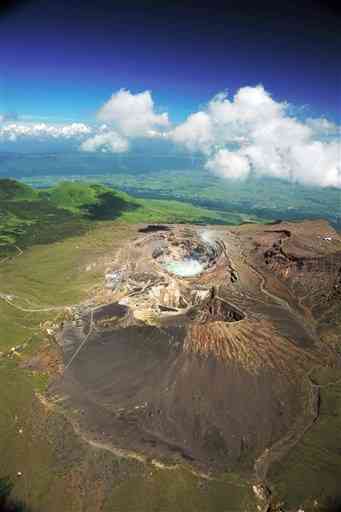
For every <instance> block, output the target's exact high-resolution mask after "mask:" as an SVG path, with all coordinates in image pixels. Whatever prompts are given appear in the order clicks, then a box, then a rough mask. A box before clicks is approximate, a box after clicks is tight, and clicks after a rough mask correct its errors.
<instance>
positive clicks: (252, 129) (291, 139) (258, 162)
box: [169, 85, 341, 187]
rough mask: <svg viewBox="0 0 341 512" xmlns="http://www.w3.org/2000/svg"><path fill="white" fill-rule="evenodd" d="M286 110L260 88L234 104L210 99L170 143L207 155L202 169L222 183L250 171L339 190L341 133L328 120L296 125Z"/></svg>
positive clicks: (245, 92) (220, 96) (239, 96)
mask: <svg viewBox="0 0 341 512" xmlns="http://www.w3.org/2000/svg"><path fill="white" fill-rule="evenodd" d="M289 110H290V109H289V105H288V104H287V103H285V102H277V101H275V100H274V99H273V98H272V97H271V95H270V94H269V93H268V92H267V91H266V90H265V89H264V88H263V87H262V86H261V85H258V86H256V87H243V88H241V89H239V91H238V92H237V93H236V94H235V96H234V97H233V99H232V100H230V99H228V97H227V94H226V93H220V94H218V95H216V96H215V97H213V98H212V100H211V101H210V102H209V103H208V105H207V107H206V109H205V110H202V111H199V112H197V113H194V114H192V115H190V116H189V117H188V118H187V120H186V121H185V122H184V123H182V124H180V125H178V126H177V127H175V128H174V129H173V130H170V132H169V138H170V139H171V140H173V141H174V142H176V143H178V144H181V145H183V146H185V147H186V148H188V149H189V150H191V151H201V152H202V153H203V154H205V155H206V156H207V162H206V168H207V169H209V170H211V171H213V172H215V173H217V174H219V175H222V176H224V177H226V178H233V179H236V178H240V179H243V178H246V177H247V176H248V175H249V174H250V173H251V172H253V173H255V174H257V175H269V176H275V177H278V178H285V179H290V180H294V181H298V182H301V183H306V184H315V185H322V186H336V187H340V186H341V161H340V140H339V139H338V135H339V134H340V128H339V127H337V126H336V125H335V124H333V123H331V122H329V121H327V120H326V119H323V118H321V119H308V120H306V121H300V120H298V119H296V118H295V117H292V116H290V114H289Z"/></svg>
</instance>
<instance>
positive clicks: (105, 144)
mask: <svg viewBox="0 0 341 512" xmlns="http://www.w3.org/2000/svg"><path fill="white" fill-rule="evenodd" d="M101 131H102V133H97V134H96V135H94V136H93V137H90V138H89V139H87V140H85V141H84V142H83V143H82V144H81V147H80V149H81V150H82V151H88V152H95V151H102V152H103V153H107V152H110V153H123V152H125V151H128V148H129V142H128V140H127V139H125V138H124V137H122V136H121V135H119V134H118V133H116V132H114V131H107V132H105V131H104V130H103V128H102V130H101Z"/></svg>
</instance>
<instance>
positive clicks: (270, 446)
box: [49, 221, 341, 487]
mask: <svg viewBox="0 0 341 512" xmlns="http://www.w3.org/2000/svg"><path fill="white" fill-rule="evenodd" d="M184 262H185V263H186V265H187V266H188V265H189V264H190V263H191V262H196V263H195V265H196V266H195V269H196V270H197V272H196V273H195V274H194V275H191V276H190V277H188V276H184V275H182V274H183V273H182V270H181V269H182V268H183V267H182V264H183V263H184ZM169 263H172V265H173V266H172V267H171V268H172V269H173V270H172V271H169V268H170V267H169ZM178 269H180V271H179V273H177V270H178ZM340 269H341V240H340V237H339V236H338V234H337V233H336V232H335V231H334V230H333V229H332V228H331V227H330V226H329V225H328V224H327V223H325V222H323V221H318V222H304V223H301V224H295V223H291V224H290V223H280V224H276V225H269V226H255V225H245V226H242V227H238V228H233V229H228V228H222V227H217V228H212V227H211V228H210V229H209V230H207V229H204V228H201V227H200V228H198V227H188V226H187V227H181V226H175V225H174V226H161V225H160V226H156V227H151V228H148V227H147V229H146V228H142V229H141V230H140V232H139V233H137V236H136V238H135V239H134V240H132V241H129V243H126V245H125V246H122V248H121V249H120V250H119V251H118V252H117V253H116V254H113V258H112V262H111V264H110V265H108V268H107V271H106V275H105V276H103V277H104V280H103V286H102V287H99V288H97V289H96V291H95V292H94V294H93V296H92V297H91V299H90V300H89V303H88V304H86V305H82V306H79V308H76V309H75V310H74V311H73V317H72V319H69V320H66V321H64V323H63V325H62V326H61V328H60V331H59V333H58V337H57V338H58V343H59V345H60V347H61V348H62V351H63V357H64V365H65V366H64V373H63V375H62V377H59V378H57V379H56V380H55V382H54V383H53V384H52V385H51V386H50V391H49V394H50V399H51V400H52V399H55V400H59V401H62V404H63V409H64V411H65V413H66V415H67V416H68V417H69V419H70V420H71V421H72V423H73V424H74V425H75V427H76V428H77V431H79V432H82V433H83V435H84V436H85V437H86V438H87V439H89V440H91V441H92V442H94V443H101V444H102V445H106V446H108V447H110V448H111V449H112V450H114V451H115V450H117V453H119V454H121V455H123V456H126V457H133V458H134V457H135V458H138V459H141V460H142V459H143V460H147V461H148V460H149V461H151V460H153V461H154V463H155V464H159V465H160V466H161V465H167V466H172V465H175V464H186V465H188V466H189V467H191V468H192V470H193V471H194V472H197V473H200V474H202V475H212V474H221V473H222V472H225V471H229V470H233V471H238V472H241V473H243V474H244V475H245V476H247V478H249V479H250V481H251V482H254V484H255V485H261V486H265V487H266V486H269V485H270V484H269V482H268V472H269V468H270V467H271V464H272V463H276V462H278V461H279V460H280V459H281V458H282V457H283V456H285V455H286V454H287V453H288V451H290V449H291V448H293V447H294V446H295V444H296V443H298V442H299V440H300V439H301V437H302V436H303V434H304V433H305V432H306V431H307V430H309V428H310V427H311V426H312V425H313V424H314V422H316V421H317V420H318V417H319V400H320V397H319V388H318V386H316V385H315V384H314V382H313V380H312V379H311V377H310V376H311V374H312V372H313V371H314V370H315V369H316V368H321V367H322V368H330V367H335V368H338V367H339V365H340V358H339V356H338V353H337V350H336V348H335V347H334V345H333V343H332V342H331V343H326V342H322V339H324V337H326V336H327V337H328V333H330V332H331V331H332V330H333V323H334V324H335V325H334V327H335V328H336V324H337V320H338V315H336V311H337V310H339V309H340V303H341V296H340V288H341V284H340ZM179 274H180V275H179Z"/></svg>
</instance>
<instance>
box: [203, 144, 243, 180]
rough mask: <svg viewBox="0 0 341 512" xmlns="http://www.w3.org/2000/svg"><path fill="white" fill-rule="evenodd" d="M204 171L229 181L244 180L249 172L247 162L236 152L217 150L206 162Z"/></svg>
mask: <svg viewBox="0 0 341 512" xmlns="http://www.w3.org/2000/svg"><path fill="white" fill-rule="evenodd" d="M205 167H206V169H209V170H210V171H212V172H214V173H215V174H218V175H219V176H223V177H224V178H226V177H228V178H230V179H243V178H246V177H247V176H248V174H249V172H250V164H249V160H248V159H247V158H246V157H245V156H243V155H242V154H240V153H238V152H237V151H235V152H233V151H229V150H228V149H219V150H218V151H217V152H216V153H215V154H214V155H213V157H212V158H211V159H210V160H208V161H207V162H206V165H205Z"/></svg>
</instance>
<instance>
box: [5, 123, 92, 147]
mask: <svg viewBox="0 0 341 512" xmlns="http://www.w3.org/2000/svg"><path fill="white" fill-rule="evenodd" d="M91 132H92V128H90V127H89V126H87V125H86V124H84V123H71V124H67V125H52V124H47V123H5V124H4V125H3V126H1V127H0V139H2V140H5V141H6V140H7V141H12V142H15V141H17V140H18V139H20V138H24V137H28V138H35V139H46V138H52V139H72V138H80V137H84V136H86V135H89V134H90V133H91Z"/></svg>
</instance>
